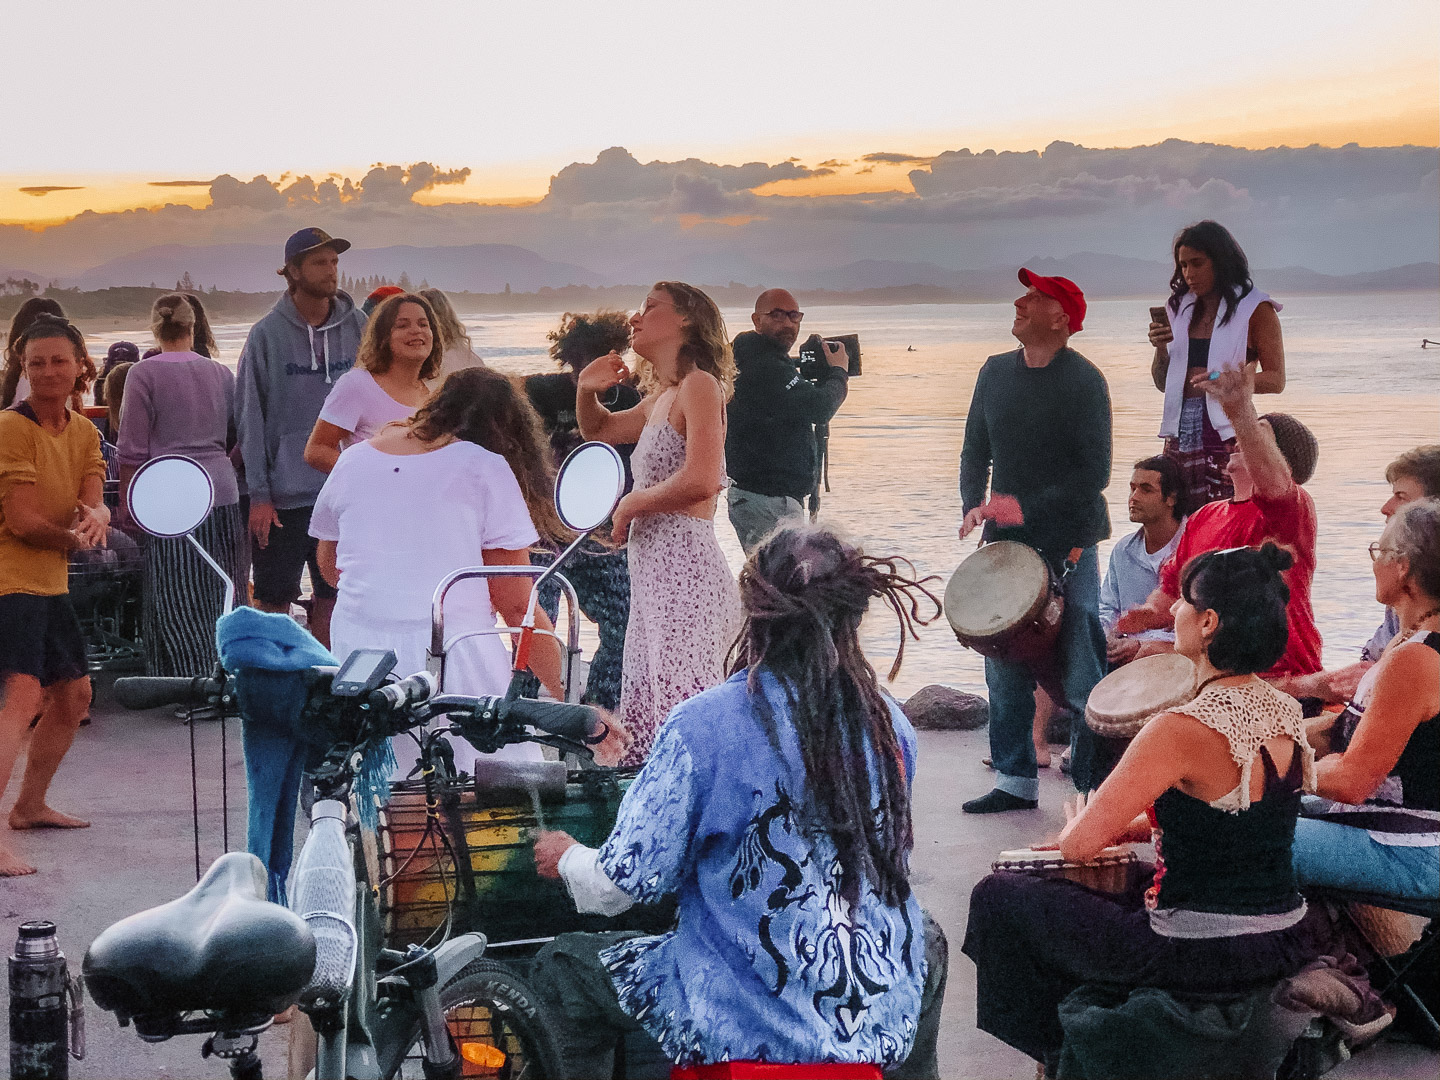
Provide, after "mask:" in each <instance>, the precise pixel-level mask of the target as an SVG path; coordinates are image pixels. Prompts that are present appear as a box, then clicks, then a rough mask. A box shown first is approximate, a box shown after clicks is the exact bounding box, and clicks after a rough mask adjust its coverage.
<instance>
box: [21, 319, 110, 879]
mask: <svg viewBox="0 0 1440 1080" xmlns="http://www.w3.org/2000/svg"><path fill="white" fill-rule="evenodd" d="M17 352H19V354H20V356H21V357H22V362H23V364H24V374H25V377H26V379H27V380H28V381H29V384H30V394H29V396H28V397H27V398H25V400H23V401H21V402H19V403H18V404H16V405H14V406H13V407H11V408H9V409H6V410H5V411H4V412H0V679H3V680H4V684H5V707H4V709H0V794H3V793H4V788H5V785H6V784H7V783H8V782H9V779H10V773H11V770H12V769H13V768H14V766H15V758H16V757H17V756H18V755H19V752H20V743H21V740H22V738H23V737H24V735H25V732H26V729H27V728H28V727H29V725H30V721H31V720H33V719H34V718H35V717H36V716H37V715H38V716H39V717H40V721H39V723H38V724H36V726H35V732H34V734H33V735H32V736H31V739H30V749H29V752H28V753H27V754H26V757H25V775H24V779H23V780H22V781H21V783H20V793H19V795H18V796H17V798H16V799H15V806H14V808H13V809H12V810H11V811H10V828H12V829H83V828H85V827H86V826H88V825H89V824H90V823H89V822H88V821H81V820H80V819H79V818H74V817H70V816H69V815H68V814H62V813H60V812H59V811H58V810H52V809H51V808H50V807H49V806H47V805H46V803H45V793H46V791H47V790H48V788H49V787H50V780H51V778H53V777H54V775H55V770H56V769H57V768H58V767H59V765H60V759H61V758H63V757H64V756H65V752H66V751H67V750H69V749H70V743H71V742H72V741H73V740H74V738H75V730H76V729H77V728H78V727H79V726H80V720H81V719H82V718H83V717H84V715H85V710H86V708H87V707H88V706H89V704H90V676H89V675H88V674H86V671H87V665H86V660H85V641H84V638H83V637H82V636H81V632H80V624H79V622H78V621H77V620H76V618H75V609H74V608H73V607H71V606H70V596H69V588H70V584H69V571H68V566H67V563H66V556H67V555H68V553H69V552H71V551H75V550H77V549H80V548H90V547H96V546H103V545H104V543H105V530H106V529H107V528H108V527H109V524H110V511H109V510H108V509H106V507H105V503H104V501H103V499H102V497H101V496H102V493H103V491H102V489H103V485H104V480H105V459H104V458H103V457H101V456H100V434H99V432H98V431H96V429H95V425H94V424H91V423H90V422H89V421H87V420H86V419H85V418H84V417H83V416H77V415H76V414H75V413H73V412H71V411H70V410H69V408H68V407H67V406H68V403H69V401H70V396H71V394H73V393H75V392H77V391H79V390H83V389H84V388H85V386H86V384H87V383H88V382H89V381H90V379H91V378H93V377H94V374H95V365H94V364H93V363H91V361H90V358H89V356H88V355H87V354H86V352H85V338H84V336H83V335H82V334H81V333H80V331H79V330H77V329H76V328H75V327H74V326H72V325H71V324H70V323H68V322H66V321H65V320H64V319H60V318H54V317H51V316H42V317H41V318H39V319H37V320H36V321H35V322H34V323H33V324H31V326H30V328H29V329H28V330H27V331H26V332H25V333H24V334H23V335H22V336H21V338H20V340H19V342H17ZM34 872H35V868H34V867H33V866H30V865H29V864H27V863H25V862H24V861H22V860H21V859H20V858H18V857H17V856H16V855H14V854H13V853H12V852H11V851H10V850H9V848H8V847H7V846H6V845H4V844H0V877H5V876H12V875H16V874H33V873H34Z"/></svg>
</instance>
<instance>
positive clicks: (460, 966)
mask: <svg viewBox="0 0 1440 1080" xmlns="http://www.w3.org/2000/svg"><path fill="white" fill-rule="evenodd" d="M487 944H488V942H487V941H486V940H485V935H484V934H480V933H469V934H459V935H457V936H455V937H453V938H451V939H450V940H449V941H447V942H445V944H443V945H441V946H440V947H439V948H438V949H436V950H435V974H436V976H437V980H438V983H439V985H440V986H444V985H445V984H446V983H448V982H449V981H450V980H451V979H453V978H454V977H455V976H456V975H459V974H460V972H462V971H464V970H465V968H466V967H467V966H468V965H469V963H470V962H471V961H472V960H479V959H480V957H482V956H484V955H485V946H486V945H487Z"/></svg>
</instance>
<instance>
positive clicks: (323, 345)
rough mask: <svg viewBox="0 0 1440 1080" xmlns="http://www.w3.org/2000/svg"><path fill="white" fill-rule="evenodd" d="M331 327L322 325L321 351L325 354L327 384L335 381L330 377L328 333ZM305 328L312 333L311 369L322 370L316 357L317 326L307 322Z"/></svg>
mask: <svg viewBox="0 0 1440 1080" xmlns="http://www.w3.org/2000/svg"><path fill="white" fill-rule="evenodd" d="M329 329H330V327H328V326H322V327H321V328H320V351H321V352H322V353H323V354H324V356H325V382H326V383H327V384H329V383H333V382H334V381H335V380H334V379H332V378H331V377H330V335H329V334H328V333H326V331H327V330H329ZM305 330H306V332H307V333H308V334H309V335H310V370H311V371H318V370H320V364H319V362H318V361H317V360H316V359H315V327H313V326H311V325H310V324H309V323H308V322H307V323H306V324H305Z"/></svg>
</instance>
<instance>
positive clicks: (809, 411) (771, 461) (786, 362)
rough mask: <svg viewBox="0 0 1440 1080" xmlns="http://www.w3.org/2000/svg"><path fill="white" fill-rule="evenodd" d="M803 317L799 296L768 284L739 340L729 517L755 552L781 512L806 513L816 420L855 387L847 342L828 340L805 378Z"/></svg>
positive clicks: (825, 418)
mask: <svg viewBox="0 0 1440 1080" xmlns="http://www.w3.org/2000/svg"><path fill="white" fill-rule="evenodd" d="M804 317H805V314H804V312H802V311H800V306H799V304H797V303H796V302H795V297H794V296H792V295H791V294H790V293H788V292H786V291H785V290H784V289H767V290H766V291H765V292H763V293H761V294H760V297H759V299H757V300H756V301H755V312H754V314H752V315H751V316H750V321H751V322H753V323H754V324H755V329H754V330H747V331H745V332H744V333H743V334H740V335H739V336H738V337H736V339H735V343H734V351H735V397H734V399H733V400H732V401H731V402H730V418H729V430H728V431H727V432H726V435H725V461H726V465H727V466H728V471H729V473H730V490H729V492H728V495H727V501H728V502H729V508H730V523H731V524H732V525H734V526H735V533H736V535H737V536H739V537H740V546H741V547H743V548H744V549H745V554H747V555H748V554H750V552H752V551H754V550H755V548H756V547H757V546H758V545H759V543H760V541H761V540H762V539H763V538H764V537H765V536H766V535H768V534H769V533H770V531H771V530H773V529H774V528H775V526H776V525H778V524H779V523H780V522H781V521H782V520H783V519H785V518H790V517H797V516H799V515H801V514H803V513H804V506H803V503H804V500H805V497H806V496H807V495H809V494H811V492H813V491H814V490H815V479H816V470H817V469H818V468H819V462H818V460H817V454H816V446H815V425H816V424H824V423H827V422H829V420H830V418H831V417H832V416H834V415H835V413H836V412H837V411H838V410H839V408H840V403H841V402H842V401H844V400H845V394H846V393H847V392H848V390H849V375H848V369H849V359H848V357H847V355H846V352H845V349H844V347H843V346H841V345H839V344H838V343H836V342H833V341H827V342H825V361H826V362H825V365H824V366H823V367H822V368H821V370H820V375H819V378H817V379H814V380H810V379H806V378H803V377H802V376H801V374H800V371H799V369H798V368H797V367H796V366H795V362H794V361H793V360H791V359H790V347H791V346H792V345H794V344H795V340H796V339H797V338H798V337H799V336H800V320H801V319H803V318H804Z"/></svg>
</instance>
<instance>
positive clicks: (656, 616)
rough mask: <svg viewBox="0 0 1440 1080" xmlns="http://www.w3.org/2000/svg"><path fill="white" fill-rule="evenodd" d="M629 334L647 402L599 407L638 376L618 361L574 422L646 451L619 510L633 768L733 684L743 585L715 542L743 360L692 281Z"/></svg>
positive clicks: (586, 385) (654, 300) (588, 378)
mask: <svg viewBox="0 0 1440 1080" xmlns="http://www.w3.org/2000/svg"><path fill="white" fill-rule="evenodd" d="M630 327H631V330H632V331H633V333H632V336H631V339H630V347H631V348H632V349H634V350H635V354H636V355H637V356H638V357H639V358H640V371H641V381H642V383H643V384H646V385H647V387H648V390H647V393H646V395H645V397H644V399H643V400H642V401H641V402H640V404H639V405H636V406H635V407H634V408H633V409H625V410H623V411H621V412H614V413H612V412H610V411H609V410H607V409H606V408H605V406H604V405H602V404H600V400H599V398H600V396H601V395H603V394H605V393H606V392H607V391H609V389H610V388H611V387H612V386H614V385H615V384H616V383H619V382H621V381H622V380H624V379H627V378H628V377H629V374H630V373H629V370H628V369H627V368H626V367H625V364H624V362H623V361H622V360H621V359H620V357H619V355H618V354H616V353H610V354H609V355H608V356H602V357H600V359H598V360H596V361H594V362H593V363H591V364H590V365H589V366H588V367H586V368H585V370H584V371H583V372H581V373H580V380H579V384H578V389H577V393H576V400H575V415H576V419H578V420H579V422H580V431H581V433H582V434H583V435H584V436H585V437H586V438H587V439H603V440H604V441H605V442H608V443H619V444H625V443H635V444H636V446H635V452H634V454H633V456H632V457H631V459H630V463H631V466H632V468H633V470H634V473H635V489H634V490H633V491H632V492H630V494H629V495H626V496H625V498H623V499H621V500H620V505H619V506H617V507H616V508H615V517H614V521H615V529H614V538H615V540H616V541H617V542H621V541H624V540H625V539H626V536H627V534H628V536H629V550H630V621H629V625H628V627H627V629H626V632H625V661H624V673H623V675H622V678H621V683H620V717H621V719H622V720H623V721H624V722H625V726H626V728H628V729H629V731H630V732H631V734H632V735H634V737H635V744H634V746H633V747H632V748H631V750H630V754H629V757H628V758H627V760H626V762H625V763H626V764H640V763H641V762H643V761H644V760H645V757H646V755H647V754H648V753H649V752H650V746H651V744H652V743H653V742H654V741H655V735H656V733H657V732H658V731H659V730H660V724H661V723H662V722H663V721H664V719H665V716H666V714H667V713H669V711H670V710H671V709H672V708H674V707H675V706H676V705H678V704H679V703H680V702H682V701H684V700H685V699H686V698H688V697H693V696H694V695H696V694H698V693H699V692H700V691H701V690H706V689H709V688H710V687H712V686H714V685H715V684H716V683H718V682H720V680H721V679H722V678H724V671H723V669H722V663H723V659H724V653H725V650H726V648H727V647H728V646H729V645H730V642H731V640H732V639H733V637H734V635H735V633H736V631H737V630H738V628H739V623H740V596H739V593H738V592H737V590H736V587H735V577H734V575H733V574H731V573H730V567H729V566H728V565H727V564H726V562H725V556H724V555H723V554H721V551H720V544H719V542H718V541H717V540H716V538H715V500H716V497H717V496H718V495H719V493H720V490H721V488H723V487H724V486H725V402H726V400H727V399H728V398H729V396H730V391H731V387H732V385H733V383H734V376H735V363H734V360H733V359H732V358H731V355H730V343H729V340H728V338H727V337H726V334H725V323H724V320H722V319H721V318H720V309H719V308H717V307H716V306H715V302H714V301H713V300H711V299H710V298H709V297H708V296H706V295H705V294H704V293H703V292H701V291H700V290H699V289H696V288H694V287H693V286H690V285H686V284H683V283H682V282H678V281H662V282H660V283H659V284H657V285H656V286H655V287H654V288H653V289H651V290H650V295H649V296H647V297H646V298H645V303H644V305H643V307H642V308H641V310H640V311H637V312H636V313H635V315H634V317H633V318H631V320H630Z"/></svg>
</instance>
